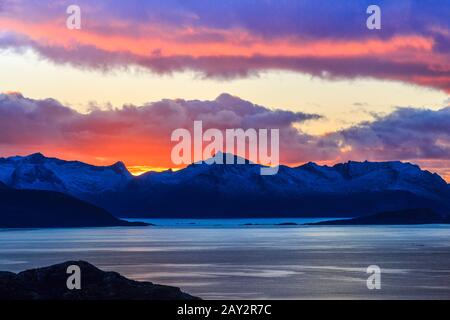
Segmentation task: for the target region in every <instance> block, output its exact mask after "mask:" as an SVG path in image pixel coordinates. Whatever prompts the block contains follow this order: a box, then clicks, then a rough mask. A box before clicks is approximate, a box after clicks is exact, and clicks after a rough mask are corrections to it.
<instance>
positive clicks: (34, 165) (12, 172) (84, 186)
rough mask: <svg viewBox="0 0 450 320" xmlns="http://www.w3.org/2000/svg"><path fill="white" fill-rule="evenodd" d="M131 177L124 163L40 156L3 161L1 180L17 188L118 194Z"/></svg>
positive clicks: (1, 159)
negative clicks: (86, 162) (103, 164)
mask: <svg viewBox="0 0 450 320" xmlns="http://www.w3.org/2000/svg"><path fill="white" fill-rule="evenodd" d="M131 179H132V175H131V174H130V173H129V172H128V170H127V169H126V168H125V166H124V165H123V163H121V162H118V163H116V164H114V165H112V166H105V167H99V166H93V165H88V164H85V163H82V162H79V161H64V160H59V159H56V158H46V157H44V156H43V155H42V154H40V153H36V154H32V155H30V156H26V157H11V158H0V181H2V182H4V183H5V184H6V185H8V186H10V187H13V188H17V189H36V190H52V191H60V192H64V193H70V194H73V195H77V194H83V193H102V192H108V191H115V190H118V189H119V188H121V187H123V186H124V185H126V184H127V183H128V182H129V181H130V180H131Z"/></svg>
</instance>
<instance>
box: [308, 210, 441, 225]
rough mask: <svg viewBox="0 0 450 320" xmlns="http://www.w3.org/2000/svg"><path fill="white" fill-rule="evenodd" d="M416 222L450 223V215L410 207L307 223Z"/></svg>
mask: <svg viewBox="0 0 450 320" xmlns="http://www.w3.org/2000/svg"><path fill="white" fill-rule="evenodd" d="M414 224H450V217H448V216H444V215H440V214H438V213H436V212H434V211H433V210H431V209H409V210H400V211H386V212H381V213H377V214H372V215H368V216H362V217H357V218H353V219H340V220H329V221H321V222H315V223H306V224H305V225H327V226H330V225H334V226H337V225H339V226H344V225H414Z"/></svg>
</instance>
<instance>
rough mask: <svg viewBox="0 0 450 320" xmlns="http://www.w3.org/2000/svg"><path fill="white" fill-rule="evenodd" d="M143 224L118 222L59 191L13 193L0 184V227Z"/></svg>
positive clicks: (91, 205)
mask: <svg viewBox="0 0 450 320" xmlns="http://www.w3.org/2000/svg"><path fill="white" fill-rule="evenodd" d="M147 225H148V224H146V223H143V222H128V221H124V220H121V219H118V218H116V217H114V216H112V215H111V214H110V213H108V212H107V211H106V210H104V209H101V208H99V207H97V206H95V205H93V204H90V203H87V202H85V201H82V200H79V199H76V198H74V197H72V196H70V195H66V194H62V193H60V192H55V191H44V190H17V189H12V188H9V187H7V186H6V185H4V184H3V183H1V182H0V228H78V227H115V226H147Z"/></svg>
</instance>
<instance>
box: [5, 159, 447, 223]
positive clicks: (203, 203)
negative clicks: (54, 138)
mask: <svg viewBox="0 0 450 320" xmlns="http://www.w3.org/2000/svg"><path fill="white" fill-rule="evenodd" d="M0 181H2V182H4V183H5V184H6V185H8V186H9V187H13V188H17V189H41V190H54V191H60V192H64V193H68V194H71V195H74V196H77V197H79V198H82V199H83V200H88V201H90V202H92V203H94V204H96V205H99V206H102V207H104V208H106V209H108V210H110V211H111V212H113V213H114V214H116V215H119V216H140V217H145V216H158V217H218V216H220V217H242V216H250V217H251V216H358V215H365V214H370V213H376V212H380V211H386V210H401V209H408V208H432V209H434V210H437V211H440V212H445V213H447V212H450V187H449V185H448V184H447V183H446V182H445V181H444V180H443V179H442V178H441V177H440V176H439V175H437V174H433V173H430V172H428V171H424V170H421V169H420V168H419V167H418V166H416V165H413V164H410V163H402V162H348V163H344V164H337V165H334V166H319V165H317V164H315V163H307V164H305V165H302V166H299V167H295V168H291V167H287V166H280V168H279V171H278V173H277V174H276V175H272V176H262V175H260V166H259V165H255V164H250V163H248V162H247V163H246V164H234V165H219V164H213V165H208V164H204V163H203V164H192V165H190V166H188V167H186V168H185V169H182V170H179V171H175V172H173V171H170V170H169V171H165V172H150V173H147V174H144V175H142V176H139V177H133V176H132V175H131V174H130V173H129V172H128V171H127V169H126V168H125V166H124V165H123V164H122V163H120V162H118V163H116V164H114V165H112V166H105V167H98V166H92V165H88V164H84V163H81V162H78V161H63V160H59V159H54V158H46V157H44V156H43V155H41V154H34V155H31V156H28V157H11V158H0Z"/></svg>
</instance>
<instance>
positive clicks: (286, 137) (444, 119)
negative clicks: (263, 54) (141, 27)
mask: <svg viewBox="0 0 450 320" xmlns="http://www.w3.org/2000/svg"><path fill="white" fill-rule="evenodd" d="M319 118H320V116H318V115H313V114H305V113H301V112H290V111H283V110H279V109H269V108H266V107H263V106H258V105H254V104H252V103H251V102H248V101H244V100H242V99H239V98H237V97H233V96H230V95H228V94H222V95H220V96H219V97H218V98H217V99H215V100H213V101H200V100H189V101H187V100H162V101H158V102H153V103H149V104H146V105H143V106H133V105H126V106H124V107H123V108H121V109H109V110H104V109H98V108H93V109H92V111H91V112H89V113H88V114H81V113H78V112H77V111H74V110H72V109H71V108H69V107H67V106H64V105H62V104H61V103H59V102H58V101H55V100H53V99H46V100H33V99H28V98H25V97H23V96H22V95H21V94H19V93H9V94H1V95H0V156H10V155H14V154H29V153H33V152H37V151H39V152H43V153H45V154H47V155H50V156H57V157H61V158H64V159H79V160H82V161H86V162H89V163H94V164H111V163H113V162H115V161H118V160H122V161H124V162H125V163H126V164H127V165H128V166H129V167H130V168H138V169H139V170H145V169H146V168H147V169H148V168H152V167H153V168H156V167H158V168H168V167H173V163H172V161H171V159H170V153H171V148H172V147H173V145H174V143H172V142H171V141H170V136H171V133H172V131H173V130H174V129H177V128H187V129H192V128H193V122H194V121H195V120H201V121H202V122H203V125H204V129H208V128H218V129H220V130H225V129H229V128H243V129H248V128H255V129H260V128H277V129H279V130H280V158H281V162H282V163H284V164H288V165H296V164H301V163H304V162H308V161H316V162H320V163H325V164H333V163H336V162H342V161H347V160H361V161H362V160H372V161H385V160H402V161H411V162H414V163H417V164H420V165H422V166H423V167H424V168H427V169H429V170H431V171H435V172H438V173H440V174H441V175H443V176H444V177H445V178H447V179H448V180H450V160H449V159H450V107H446V108H443V109H441V110H437V111H433V110H429V109H417V108H398V109H397V110H396V111H394V112H393V113H391V114H388V115H385V116H378V117H377V118H376V119H375V120H374V121H372V122H365V123H361V124H359V125H356V126H353V127H350V128H348V129H346V130H342V131H339V132H332V133H329V134H327V135H321V136H312V135H307V134H305V133H303V132H302V131H300V130H297V129H295V128H294V125H295V127H298V126H300V128H301V125H302V123H303V122H304V121H314V120H316V119H319ZM138 169H136V170H138Z"/></svg>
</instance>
